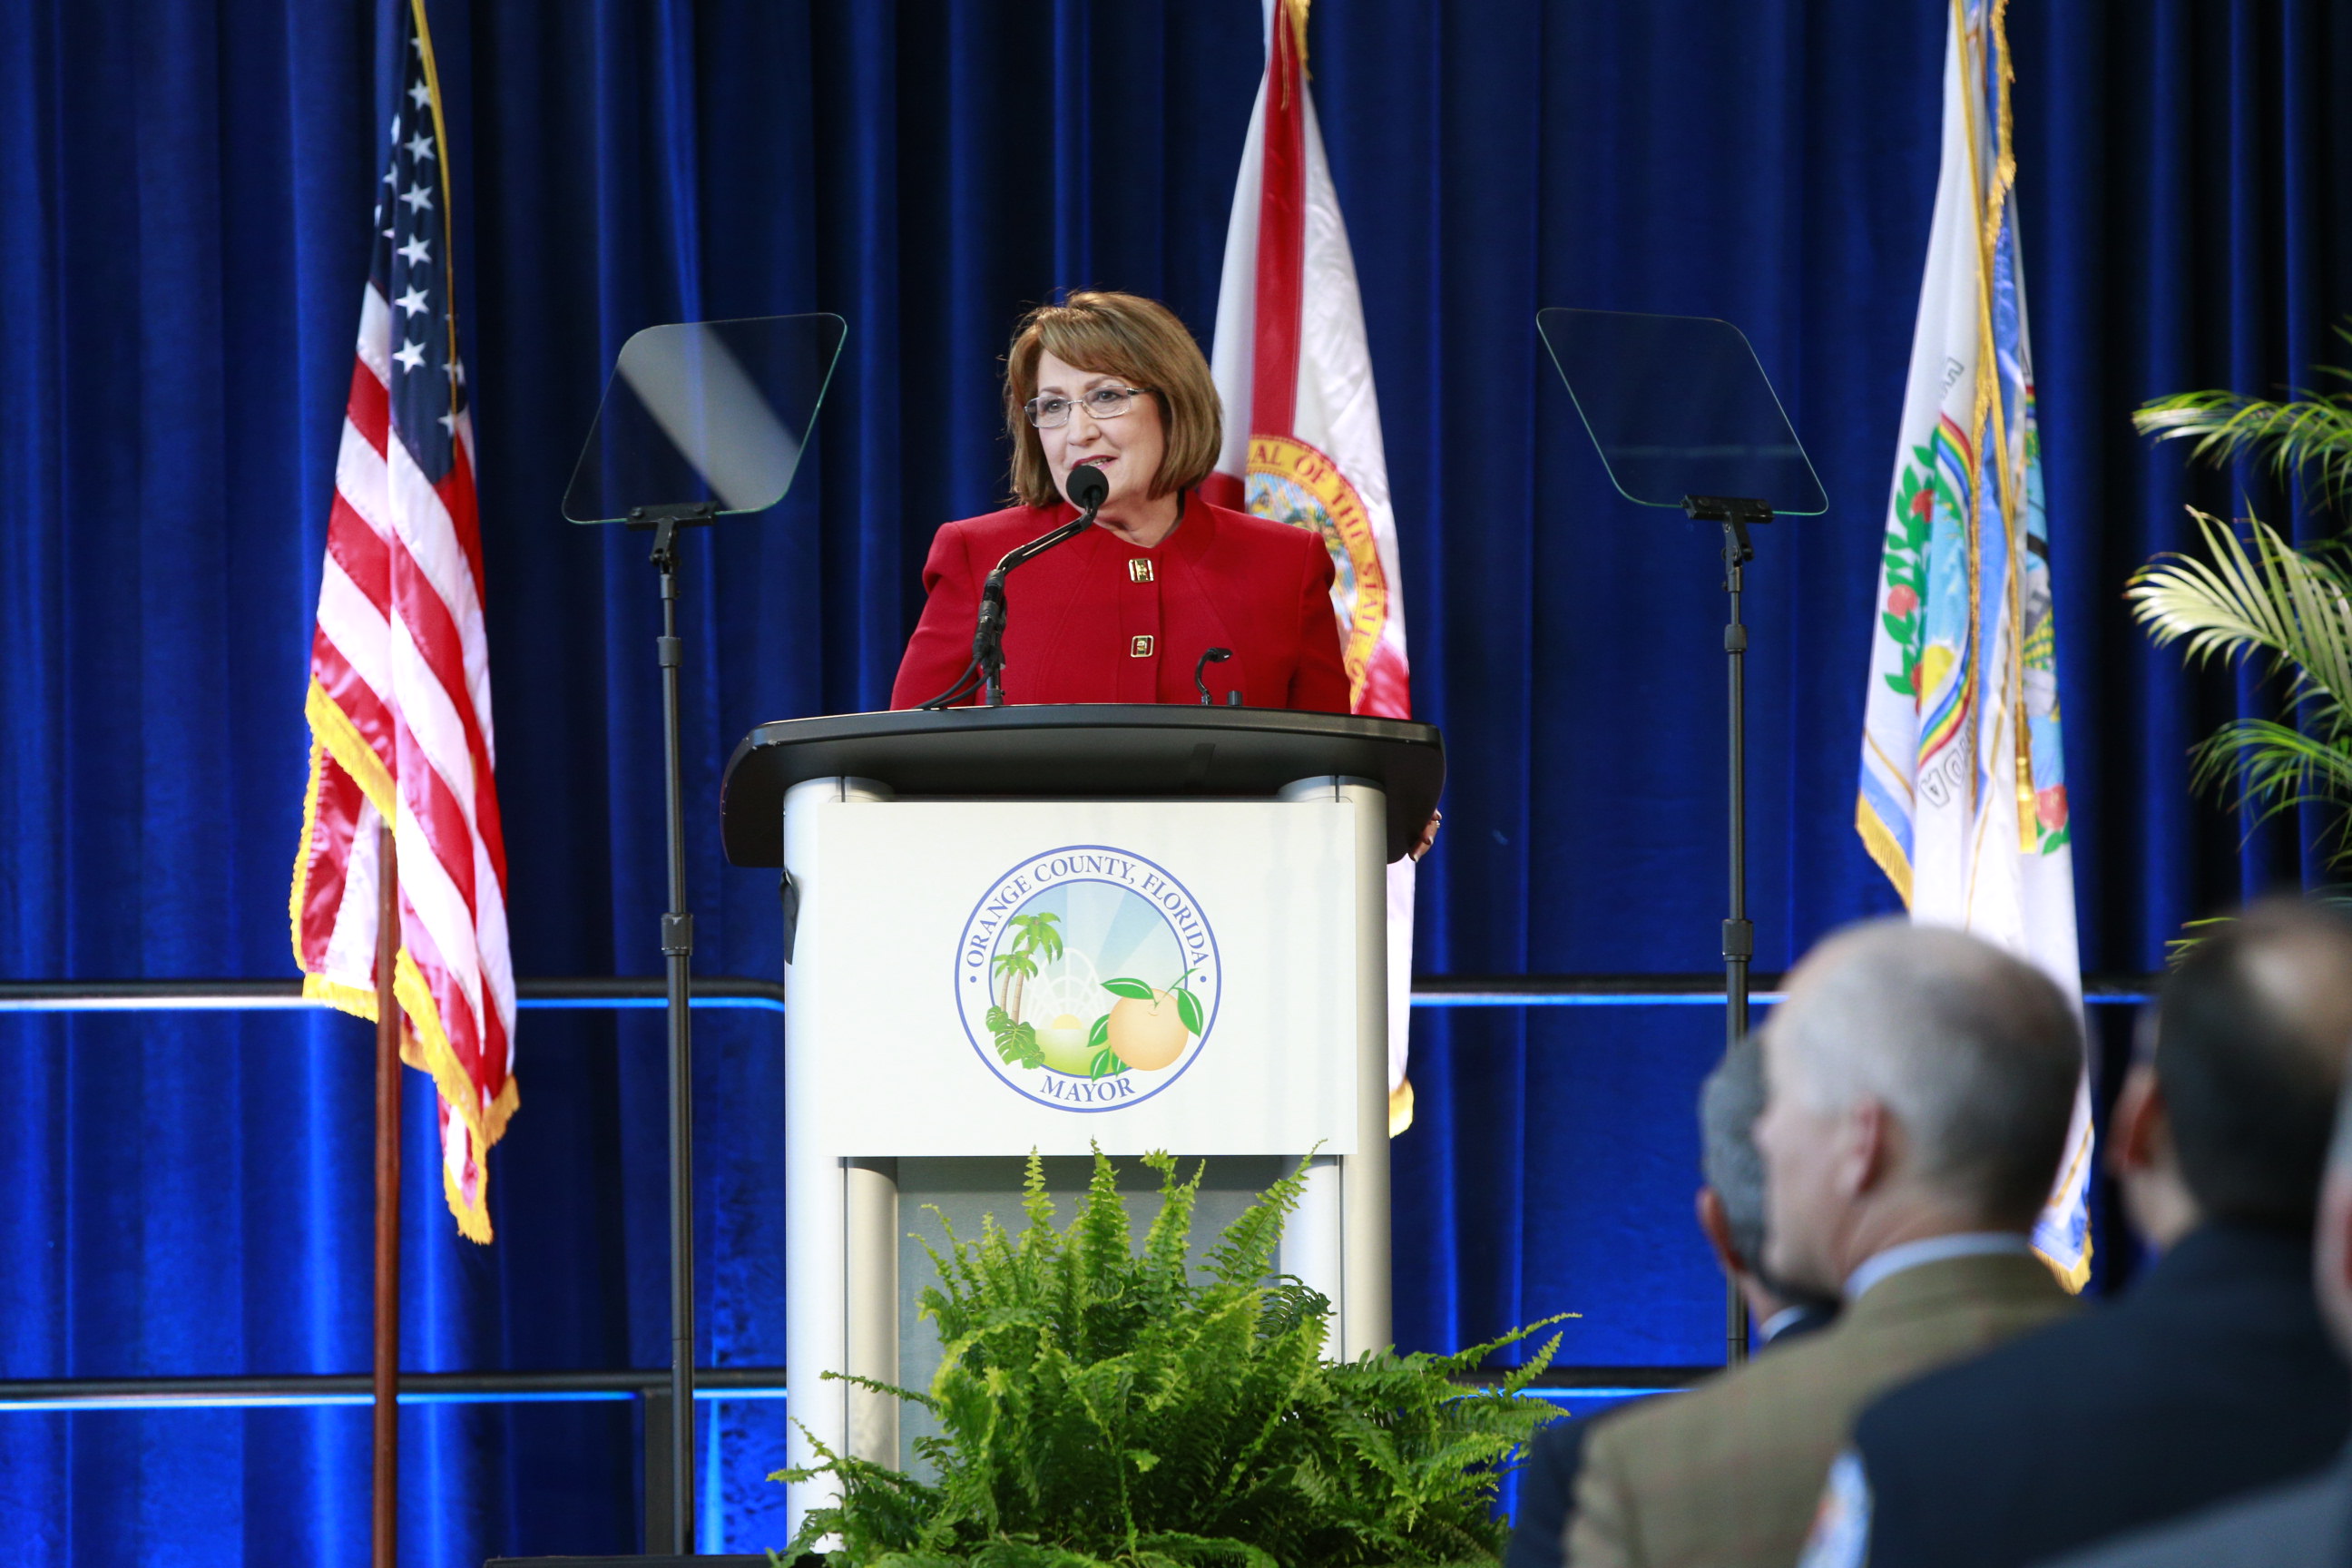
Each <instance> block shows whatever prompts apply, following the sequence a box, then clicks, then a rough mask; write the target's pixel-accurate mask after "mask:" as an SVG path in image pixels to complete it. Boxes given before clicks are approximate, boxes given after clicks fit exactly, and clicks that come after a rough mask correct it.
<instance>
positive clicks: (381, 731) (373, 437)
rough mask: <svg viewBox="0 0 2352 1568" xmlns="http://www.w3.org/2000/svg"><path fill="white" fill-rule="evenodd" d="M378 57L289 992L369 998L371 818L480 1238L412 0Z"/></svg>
mask: <svg viewBox="0 0 2352 1568" xmlns="http://www.w3.org/2000/svg"><path fill="white" fill-rule="evenodd" d="M403 9H404V16H403V22H402V30H401V38H400V41H399V45H398V47H397V50H396V53H395V55H394V58H393V59H392V60H391V61H390V62H388V66H387V68H389V69H392V70H396V71H398V72H400V73H401V74H400V77H399V79H398V81H397V82H396V83H395V84H394V87H395V89H396V91H397V92H398V94H399V96H398V97H397V99H396V100H395V101H396V102H397V104H398V106H399V112H398V114H397V115H396V116H395V117H394V120H393V121H392V124H391V144H390V146H389V147H388V148H387V149H385V151H384V174H383V181H382V183H381V184H378V186H377V187H376V203H377V205H376V221H375V227H376V238H375V259H374V265H373V268H372V269H371V270H370V273H369V276H368V284H367V289H366V291H365V292H364V293H363V294H362V296H361V300H360V331H359V353H358V356H357V363H355V364H354V366H353V368H352V391H351V400H350V402H349V404H348V405H346V408H345V412H344V416H343V435H342V449H341V454H340V456H339V457H338V458H337V459H336V465H335V500H334V506H333V509H332V510H331V513H330V515H329V518H328V521H327V558H326V564H325V567H324V569H323V570H322V571H321V573H320V584H319V620H318V626H317V629H316V631H315V632H314V633H313V635H312V638H311V643H310V696H309V699H308V700H307V701H306V702H305V704H304V711H305V714H306V716H307V717H308V718H309V720H310V789H309V791H308V793H307V795H305V797H304V801H303V808H302V844H301V848H300V850H299V853H298V854H297V856H296V858H295V863H294V894H293V921H294V957H295V962H296V963H299V965H300V966H301V969H302V973H303V975H304V980H303V983H302V990H303V994H305V995H308V996H316V997H321V998H324V999H325V1000H327V1001H329V1002H331V1003H332V1004H334V1005H336V1006H338V1007H341V1008H342V1009H344V1010H345V1011H346V1012H352V1013H356V1014H358V1015H360V1016H362V1017H365V1018H371V1019H372V1018H373V1017H374V1016H375V948H376V910H377V898H376V889H377V879H378V877H379V874H380V870H381V868H380V867H379V865H378V854H377V833H378V829H379V826H380V825H381V824H383V822H385V821H387V820H389V821H390V822H391V823H392V825H393V838H394V850H395V858H396V860H397V862H398V866H399V881H400V889H399V893H400V904H399V909H400V937H399V957H398V959H397V961H396V966H395V969H394V994H396V995H397V996H398V997H399V999H400V1007H401V1011H402V1013H403V1014H404V1015H405V1026H404V1028H403V1030H402V1031H401V1033H402V1040H401V1056H402V1058H403V1059H404V1060H405V1061H406V1062H407V1063H408V1065H409V1066H411V1067H415V1068H423V1069H424V1070H425V1071H426V1072H429V1073H431V1074H432V1075H433V1082H434V1086H435V1088H436V1089H437V1090H438V1091H439V1095H440V1116H441V1152H442V1162H441V1176H442V1185H443V1188H444V1190H445V1192H446V1195H447V1197H448V1200H449V1209H450V1212H451V1213H452V1214H454V1215H457V1228H458V1229H459V1230H460V1231H462V1232H463V1233H464V1234H465V1235H466V1236H467V1237H471V1238H472V1239H473V1240H476V1241H485V1242H486V1241H488V1240H489V1239H490V1211H489V1205H488V1180H489V1173H488V1167H487V1163H486V1162H487V1158H488V1152H489V1147H490V1145H491V1144H492V1143H495V1142H498V1139H499V1133H500V1132H502V1131H504V1130H505V1128H506V1123H507V1118H508V1117H509V1116H510V1115H512V1114H513V1112H514V1108H515V1103H516V1090H515V1080H514V1010H515V999H514V973H513V966H512V965H511V963H509V960H508V956H507V910H506V879H507V868H506V848H505V845H504V842H503V840H502V839H501V837H500V835H499V796H498V784H497V780H496V778H495V777H494V775H493V772H492V765H493V763H494V761H495V758H496V755H497V753H496V751H495V750H494V748H493V745H492V742H491V736H490V672H489V658H488V646H487V643H486V641H485V638H484V636H483V630H482V545H481V537H480V533H479V531H478V527H477V522H476V516H475V507H474V464H473V446H474V432H473V424H472V421H471V419H470V418H469V417H468V416H467V409H466V397H465V374H464V372H463V371H462V369H461V368H460V367H459V364H458V360H457V318H456V314H455V307H454V304H453V302H452V300H451V292H450V276H449V234H450V226H449V216H448V214H449V181H448V170H447V163H446V158H445V157H444V156H443V149H444V148H446V146H447V144H448V143H447V140H446V134H445V132H444V128H443V124H442V117H441V100H440V92H439V87H438V84H437V82H436V78H435V72H434V68H433V51H432V42H431V39H430V38H429V37H427V36H426V34H425V19H424V16H423V0H412V3H411V5H408V6H406V7H404V8H403Z"/></svg>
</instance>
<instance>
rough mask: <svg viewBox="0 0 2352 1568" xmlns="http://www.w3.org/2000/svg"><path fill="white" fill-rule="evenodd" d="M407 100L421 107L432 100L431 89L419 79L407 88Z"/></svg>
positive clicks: (395, 139) (396, 139) (396, 138)
mask: <svg viewBox="0 0 2352 1568" xmlns="http://www.w3.org/2000/svg"><path fill="white" fill-rule="evenodd" d="M408 100H409V101H410V102H411V103H414V104H415V105H416V107H417V108H419V109H422V108H424V107H425V105H426V104H428V103H430V102H432V101H433V89H431V88H429V87H426V86H425V84H424V83H423V82H421V81H420V82H418V83H417V84H416V85H415V87H412V88H410V89H408ZM398 140H399V138H398V137H394V141H398Z"/></svg>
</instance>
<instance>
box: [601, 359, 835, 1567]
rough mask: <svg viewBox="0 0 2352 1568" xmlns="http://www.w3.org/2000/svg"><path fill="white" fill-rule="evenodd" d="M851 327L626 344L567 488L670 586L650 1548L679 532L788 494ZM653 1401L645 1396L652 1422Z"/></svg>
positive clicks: (673, 859) (666, 597)
mask: <svg viewBox="0 0 2352 1568" xmlns="http://www.w3.org/2000/svg"><path fill="white" fill-rule="evenodd" d="M841 338H842V323H841V320H840V318H838V317H836V316H824V315H815V316H771V317H761V318H757V319H753V320H749V321H698V322H689V323H686V324H682V325H677V326H667V327H649V328H647V329H646V331H641V332H639V333H637V334H636V335H635V337H633V338H631V339H630V340H629V341H628V342H627V343H625V344H624V345H623V347H622V349H621V354H620V358H619V361H618V363H616V365H615V366H614V373H613V379H612V381H611V382H610V384H607V386H606V387H605V391H604V403H603V405H601V406H600V407H599V408H598V410H597V415H596V423H595V425H594V426H593V427H592V428H591V430H590V432H589V436H588V441H587V444H586V446H585V447H583V449H582V451H581V454H580V463H579V467H578V468H576V469H575V470H574V471H573V473H572V485H571V488H570V489H569V490H568V491H567V492H566V494H565V496H564V502H563V510H564V515H566V516H567V517H569V518H571V519H572V521H575V522H611V521H626V522H627V524H628V526H629V527H630V528H632V529H642V530H646V531H651V532H652V534H653V550H652V552H651V561H652V564H653V566H654V568H655V570H656V572H657V573H658V574H660V579H661V605H662V628H661V635H660V637H657V638H656V640H655V645H654V646H655V657H656V663H657V664H658V666H659V668H660V669H661V683H662V785H663V807H664V839H665V843H666V846H667V859H668V873H669V879H668V908H667V910H664V911H663V913H662V916H661V952H662V962H663V965H664V968H665V971H666V973H667V990H668V1091H669V1093H668V1098H669V1107H668V1109H669V1252H670V1258H669V1262H670V1268H669V1275H670V1292H669V1300H670V1376H669V1390H668V1398H667V1428H668V1429H667V1433H666V1434H665V1435H664V1437H665V1440H664V1441H662V1442H660V1443H659V1444H656V1442H655V1441H653V1437H654V1435H653V1434H651V1433H648V1435H647V1436H648V1442H647V1449H648V1454H649V1456H651V1455H652V1454H655V1453H662V1454H665V1455H666V1461H667V1462H666V1463H665V1464H664V1465H663V1466H662V1467H661V1468H664V1469H666V1470H667V1478H666V1479H667V1482H668V1484H667V1487H666V1488H656V1484H655V1480H656V1477H655V1476H654V1474H653V1473H652V1472H653V1471H654V1469H655V1467H654V1466H653V1465H652V1464H651V1463H649V1464H648V1466H647V1469H648V1478H647V1486H646V1491H647V1494H648V1495H647V1496H646V1510H645V1521H646V1547H647V1549H648V1550H657V1549H659V1548H661V1547H663V1546H667V1549H668V1551H669V1552H671V1553H673V1554H675V1555H677V1556H685V1555H688V1554H691V1553H692V1552H693V1551H694V1549H695V1541H694V1536H695V1530H694V1523H695V1520H694V1509H693V1506H692V1500H693V1498H694V1495H695V1491H694V1430H695V1423H694V1039H693V1027H692V1018H691V1012H690V1007H691V1003H692V999H693V998H692V990H693V984H694V973H693V970H694V915H693V912H692V911H691V910H688V908H687V889H686V803H685V793H684V784H683V781H682V774H683V767H682V763H681V756H680V751H681V746H680V741H679V714H678V672H679V669H680V668H681V667H682V666H683V665H684V663H685V643H684V641H683V640H682V639H681V638H680V637H679V636H678V626H677V604H678V563H679V552H680V547H681V545H682V543H683V539H682V534H683V532H684V531H685V530H687V529H690V528H705V527H709V525H710V524H711V523H713V522H715V521H717V520H718V518H719V514H720V513H722V512H747V511H761V510H766V509H767V508H769V507H772V506H773V505H775V504H776V503H777V502H778V501H780V500H782V499H783V497H784V493H785V491H786V490H788V489H790V488H791V486H792V479H793V472H794V470H795V469H796V468H798V466H799V462H800V455H801V451H802V448H803V443H804V442H805V440H806V438H807V435H808V430H809V426H811V424H812V423H813V422H814V420H815V418H816V410H817V405H818V404H819V403H820V402H822V400H823V398H824V386H825V383H826V380H827V379H828V377H829V376H830V375H831V373H832V369H833V362H834V358H835V355H836V354H837V353H839V352H840V348H841ZM650 1417H651V1405H650V1402H649V1404H648V1418H649V1419H650Z"/></svg>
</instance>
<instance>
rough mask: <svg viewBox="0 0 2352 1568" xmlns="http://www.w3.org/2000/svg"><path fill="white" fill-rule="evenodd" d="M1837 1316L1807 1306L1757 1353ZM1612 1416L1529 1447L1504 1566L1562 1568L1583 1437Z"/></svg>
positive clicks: (1565, 1427)
mask: <svg viewBox="0 0 2352 1568" xmlns="http://www.w3.org/2000/svg"><path fill="white" fill-rule="evenodd" d="M1836 1316H1837V1314H1836V1313H1835V1312H1834V1311H1832V1310H1816V1309H1812V1308H1808V1309H1806V1310H1804V1311H1803V1312H1802V1313H1801V1315H1799V1316H1797V1317H1794V1318H1791V1319H1790V1320H1789V1321H1788V1323H1787V1324H1786V1326H1784V1327H1783V1328H1782V1329H1781V1330H1780V1332H1779V1333H1777V1334H1774V1335H1773V1336H1772V1337H1771V1339H1769V1340H1768V1341H1767V1342H1764V1343H1763V1344H1760V1345H1759V1346H1757V1347H1756V1348H1757V1353H1758V1354H1759V1355H1761V1354H1762V1353H1763V1352H1766V1351H1768V1350H1770V1349H1771V1348H1772V1347H1773V1346H1774V1345H1785V1344H1788V1343H1790V1342H1792V1341H1795V1340H1800V1339H1802V1338H1804V1336H1805V1335H1807V1334H1810V1333H1811V1332H1812V1331H1814V1330H1815V1329H1819V1328H1825V1327H1827V1326H1828V1325H1829V1324H1830V1323H1831V1322H1832V1321H1834V1320H1835V1318H1836ZM1611 1414H1612V1412H1611V1411H1609V1410H1605V1409H1604V1410H1596V1411H1594V1412H1592V1413H1591V1415H1578V1416H1575V1417H1572V1418H1571V1419H1570V1420H1566V1421H1555V1422H1553V1423H1552V1424H1551V1425H1550V1426H1546V1427H1543V1428H1541V1429H1540V1430H1538V1432H1537V1433H1536V1435H1535V1437H1534V1438H1533V1440H1531V1441H1530V1442H1529V1443H1528V1463H1527V1468H1524V1469H1522V1470H1521V1471H1520V1472H1519V1506H1518V1510H1517V1513H1516V1514H1514V1515H1513V1517H1512V1520H1511V1544H1510V1549H1509V1550H1508V1551H1507V1552H1504V1553H1503V1568H1560V1564H1561V1563H1562V1561H1563V1559H1564V1558H1565V1556H1566V1554H1567V1547H1568V1514H1569V1510H1570V1509H1571V1508H1573V1507H1575V1506H1576V1502H1575V1500H1576V1472H1577V1471H1578V1469H1580V1468H1581V1467H1582V1465H1583V1463H1584V1435H1585V1433H1586V1432H1587V1431H1589V1430H1590V1429H1591V1426H1592V1424H1593V1423H1594V1422H1595V1421H1598V1420H1601V1418H1602V1417H1604V1416H1606V1415H1611Z"/></svg>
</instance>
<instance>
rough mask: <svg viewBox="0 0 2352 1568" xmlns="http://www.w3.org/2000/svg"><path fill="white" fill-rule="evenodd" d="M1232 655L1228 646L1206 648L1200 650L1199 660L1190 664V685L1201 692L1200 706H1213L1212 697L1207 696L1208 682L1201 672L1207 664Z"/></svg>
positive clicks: (1232, 652) (1223, 660)
mask: <svg viewBox="0 0 2352 1568" xmlns="http://www.w3.org/2000/svg"><path fill="white" fill-rule="evenodd" d="M1233 657H1234V650H1233V649H1231V648H1229V647H1213V648H1206V649H1203V650H1202V654H1201V658H1200V660H1199V661H1198V662H1197V663H1195V664H1194V665H1193V666H1192V685H1193V688H1194V689H1196V690H1198V691H1199V692H1200V694H1201V706H1202V707H1203V708H1207V707H1211V706H1213V701H1212V699H1211V698H1210V696H1209V682H1208V680H1207V679H1206V678H1205V677H1204V676H1203V675H1202V671H1203V670H1206V669H1207V668H1209V666H1211V665H1213V664H1223V663H1224V662H1225V660H1227V659H1229V658H1233Z"/></svg>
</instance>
